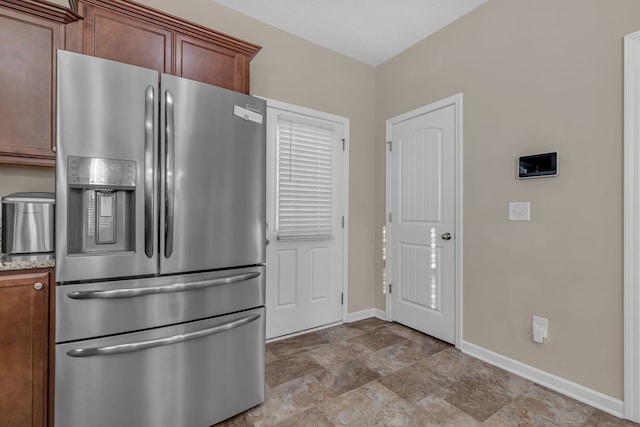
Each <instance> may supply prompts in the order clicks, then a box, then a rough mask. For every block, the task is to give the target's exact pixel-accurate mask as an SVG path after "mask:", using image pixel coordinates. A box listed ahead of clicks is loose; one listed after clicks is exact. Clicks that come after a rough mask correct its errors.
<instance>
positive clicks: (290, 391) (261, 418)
mask: <svg viewBox="0 0 640 427" xmlns="http://www.w3.org/2000/svg"><path fill="white" fill-rule="evenodd" d="M333 397H334V395H333V394H332V393H331V392H330V391H329V390H327V389H326V388H325V387H324V386H322V385H321V384H320V383H319V382H318V380H317V379H316V378H315V377H314V376H312V375H306V376H304V377H302V378H297V379H295V380H292V381H289V382H287V383H285V384H281V385H279V386H277V387H274V388H273V389H270V390H269V392H268V393H267V396H266V399H265V402H264V403H263V404H262V405H260V406H257V407H255V408H253V409H251V410H249V411H248V412H247V413H246V419H247V420H248V421H250V422H252V423H253V424H252V425H254V426H272V425H274V424H277V423H279V422H281V421H283V420H285V419H287V418H290V417H292V416H295V415H298V414H301V413H303V412H304V411H306V410H307V409H310V408H313V407H315V406H317V405H319V404H321V403H323V402H325V401H327V400H329V399H332V398H333Z"/></svg>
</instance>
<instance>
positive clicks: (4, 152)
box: [0, 8, 64, 166]
mask: <svg viewBox="0 0 640 427" xmlns="http://www.w3.org/2000/svg"><path fill="white" fill-rule="evenodd" d="M0 40H2V43H0V111H2V114H0V162H2V163H15V164H27V165H36V166H53V165H54V159H55V154H54V153H53V151H52V147H53V146H54V144H55V112H54V111H55V110H54V106H55V71H56V66H55V50H56V49H58V48H63V44H64V27H63V25H61V24H59V23H56V22H51V21H47V20H44V19H40V18H37V17H34V16H31V15H26V14H23V13H18V12H15V11H12V10H9V9H4V8H0Z"/></svg>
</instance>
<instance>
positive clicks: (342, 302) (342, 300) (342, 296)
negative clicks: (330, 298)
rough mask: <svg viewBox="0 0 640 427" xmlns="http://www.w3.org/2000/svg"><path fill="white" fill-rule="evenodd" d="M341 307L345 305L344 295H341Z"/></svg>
mask: <svg viewBox="0 0 640 427" xmlns="http://www.w3.org/2000/svg"><path fill="white" fill-rule="evenodd" d="M340 305H344V293H342V294H340Z"/></svg>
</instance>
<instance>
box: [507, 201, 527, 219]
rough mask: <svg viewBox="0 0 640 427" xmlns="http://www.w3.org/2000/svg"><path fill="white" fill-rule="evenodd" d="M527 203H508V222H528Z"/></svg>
mask: <svg viewBox="0 0 640 427" xmlns="http://www.w3.org/2000/svg"><path fill="white" fill-rule="evenodd" d="M530 220H531V217H530V206H529V202H509V221H530Z"/></svg>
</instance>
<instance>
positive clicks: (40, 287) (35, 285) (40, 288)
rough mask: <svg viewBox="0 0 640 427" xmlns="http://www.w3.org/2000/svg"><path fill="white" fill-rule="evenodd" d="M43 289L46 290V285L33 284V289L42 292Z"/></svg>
mask: <svg viewBox="0 0 640 427" xmlns="http://www.w3.org/2000/svg"><path fill="white" fill-rule="evenodd" d="M42 288H44V285H43V284H42V283H40V282H36V283H34V284H33V289H35V290H36V291H41V290H42Z"/></svg>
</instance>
